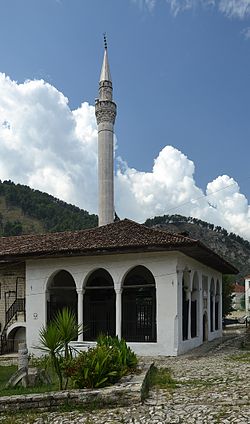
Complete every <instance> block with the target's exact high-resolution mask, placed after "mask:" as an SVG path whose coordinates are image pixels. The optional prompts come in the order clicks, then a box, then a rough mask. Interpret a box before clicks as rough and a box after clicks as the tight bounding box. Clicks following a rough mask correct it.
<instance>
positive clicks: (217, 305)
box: [214, 280, 221, 331]
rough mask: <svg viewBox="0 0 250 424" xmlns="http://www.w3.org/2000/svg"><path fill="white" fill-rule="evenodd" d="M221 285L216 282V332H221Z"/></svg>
mask: <svg viewBox="0 0 250 424" xmlns="http://www.w3.org/2000/svg"><path fill="white" fill-rule="evenodd" d="M220 298H221V297H220V283H219V280H217V282H216V290H215V323H214V327H215V330H216V331H217V330H219V307H220Z"/></svg>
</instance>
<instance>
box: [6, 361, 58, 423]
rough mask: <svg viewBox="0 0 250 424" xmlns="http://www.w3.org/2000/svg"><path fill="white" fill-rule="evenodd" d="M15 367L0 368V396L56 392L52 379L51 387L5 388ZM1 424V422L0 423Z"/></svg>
mask: <svg viewBox="0 0 250 424" xmlns="http://www.w3.org/2000/svg"><path fill="white" fill-rule="evenodd" d="M16 370H17V366H15V365H11V366H0V396H12V395H24V394H32V393H46V392H51V391H54V390H58V384H57V381H56V380H55V379H54V380H53V383H52V384H51V385H44V384H43V385H42V384H41V385H37V386H35V387H22V386H21V384H19V385H17V386H16V387H8V388H6V387H5V386H6V384H7V383H8V381H9V378H10V377H11V376H12V375H13V374H14V373H15V372H16ZM0 424H1V421H0Z"/></svg>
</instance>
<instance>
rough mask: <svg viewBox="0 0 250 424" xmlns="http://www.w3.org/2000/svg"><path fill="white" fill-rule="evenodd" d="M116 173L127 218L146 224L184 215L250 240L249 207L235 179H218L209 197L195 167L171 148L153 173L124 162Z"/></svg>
mask: <svg viewBox="0 0 250 424" xmlns="http://www.w3.org/2000/svg"><path fill="white" fill-rule="evenodd" d="M121 165H122V166H121V167H120V168H121V169H120V170H119V171H118V173H117V181H116V183H117V200H118V205H119V208H121V211H122V213H123V214H124V215H125V216H129V215H131V214H132V216H133V218H134V219H136V220H138V221H143V220H145V219H146V218H148V217H153V216H155V215H163V214H175V213H178V214H182V215H185V216H193V217H196V218H199V219H202V220H204V221H208V222H211V223H214V224H215V225H220V226H222V227H224V228H226V229H227V230H228V231H229V232H230V231H232V232H235V233H237V234H241V235H242V236H243V237H245V238H248V239H250V207H249V205H248V201H247V199H246V197H245V196H244V195H243V194H241V193H240V188H239V186H238V184H237V183H236V181H234V180H233V178H230V177H228V176H227V175H223V176H219V177H217V178H216V179H215V180H214V181H212V182H210V183H208V185H207V189H206V193H203V191H202V190H201V189H200V188H199V187H198V186H197V185H196V182H195V180H194V172H195V167H194V163H193V162H192V161H191V160H189V159H188V158H187V157H186V156H185V155H184V154H183V153H181V152H180V151H178V150H177V149H175V148H174V147H172V146H166V147H164V149H163V150H162V151H161V152H160V153H159V156H158V157H157V158H156V159H155V162H154V166H153V169H152V172H139V171H137V170H135V169H132V168H129V167H128V166H127V165H126V163H124V162H122V164H121Z"/></svg>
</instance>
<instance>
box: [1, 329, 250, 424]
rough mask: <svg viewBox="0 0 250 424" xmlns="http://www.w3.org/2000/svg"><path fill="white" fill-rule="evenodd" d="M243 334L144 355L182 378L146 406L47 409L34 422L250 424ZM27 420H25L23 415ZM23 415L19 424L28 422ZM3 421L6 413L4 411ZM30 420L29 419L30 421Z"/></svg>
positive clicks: (156, 391) (157, 391) (158, 391)
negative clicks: (177, 352) (182, 350)
mask: <svg viewBox="0 0 250 424" xmlns="http://www.w3.org/2000/svg"><path fill="white" fill-rule="evenodd" d="M243 337H244V334H242V332H239V331H237V333H233V332H231V333H230V336H229V337H227V336H225V337H223V338H222V339H220V340H217V341H214V342H210V343H205V344H204V345H203V346H201V347H200V348H196V349H194V350H193V351H191V352H189V353H187V354H185V355H181V356H179V357H176V358H173V357H157V358H152V357H151V358H143V360H144V362H145V363H151V362H154V363H155V365H156V366H159V367H167V368H169V369H170V370H171V374H172V377H173V378H174V379H175V380H177V381H178V382H179V384H177V387H176V388H175V389H174V390H171V392H169V391H167V390H166V389H153V390H151V391H150V393H149V397H148V399H146V401H145V402H144V404H141V405H138V406H136V407H133V405H131V406H130V407H124V408H115V409H103V410H94V411H93V412H80V411H74V412H70V413H66V412H65V413H59V412H50V413H43V414H41V416H39V417H38V418H36V419H35V421H32V422H33V423H34V424H69V423H70V424H116V423H117V424H118V423H120V424H168V423H169V424H175V423H176V424H178V423H185V424H215V423H222V424H228V423H236V424H244V423H246V424H249V423H250V396H249V393H250V383H249V381H250V380H249V375H250V363H244V362H239V361H233V360H232V358H231V356H232V355H234V354H241V353H242V350H240V343H241V341H242V339H243ZM22 420H23V418H22ZM22 420H21V419H20V420H19V418H18V417H16V419H15V424H23V421H22ZM0 424H4V417H3V416H1V415H0ZM27 424H28V421H27Z"/></svg>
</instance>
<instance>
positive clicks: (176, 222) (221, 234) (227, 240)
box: [145, 215, 250, 280]
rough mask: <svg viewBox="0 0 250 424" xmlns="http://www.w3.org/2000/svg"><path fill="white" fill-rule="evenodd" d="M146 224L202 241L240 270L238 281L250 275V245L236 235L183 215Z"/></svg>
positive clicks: (161, 217)
mask: <svg viewBox="0 0 250 424" xmlns="http://www.w3.org/2000/svg"><path fill="white" fill-rule="evenodd" d="M145 224H146V225H147V226H148V227H156V228H161V229H163V230H167V231H171V232H175V233H184V234H185V235H187V236H189V237H191V238H194V239H198V240H201V241H202V242H203V243H204V244H206V245H207V246H208V247H210V248H211V249H213V250H214V251H215V252H217V253H218V254H219V255H221V256H222V257H224V258H225V259H226V260H227V261H228V262H231V263H232V264H233V265H234V266H235V267H236V268H238V269H239V271H240V274H239V276H238V280H239V278H242V277H244V276H245V275H247V274H250V243H249V242H248V241H247V240H244V239H243V238H242V237H240V236H238V235H236V234H234V233H228V231H227V230H225V229H224V228H222V227H219V226H215V225H213V224H209V223H207V222H205V221H202V220H200V219H196V218H192V217H188V218H187V217H185V216H182V215H164V216H157V217H155V218H153V219H147V221H146V222H145Z"/></svg>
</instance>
